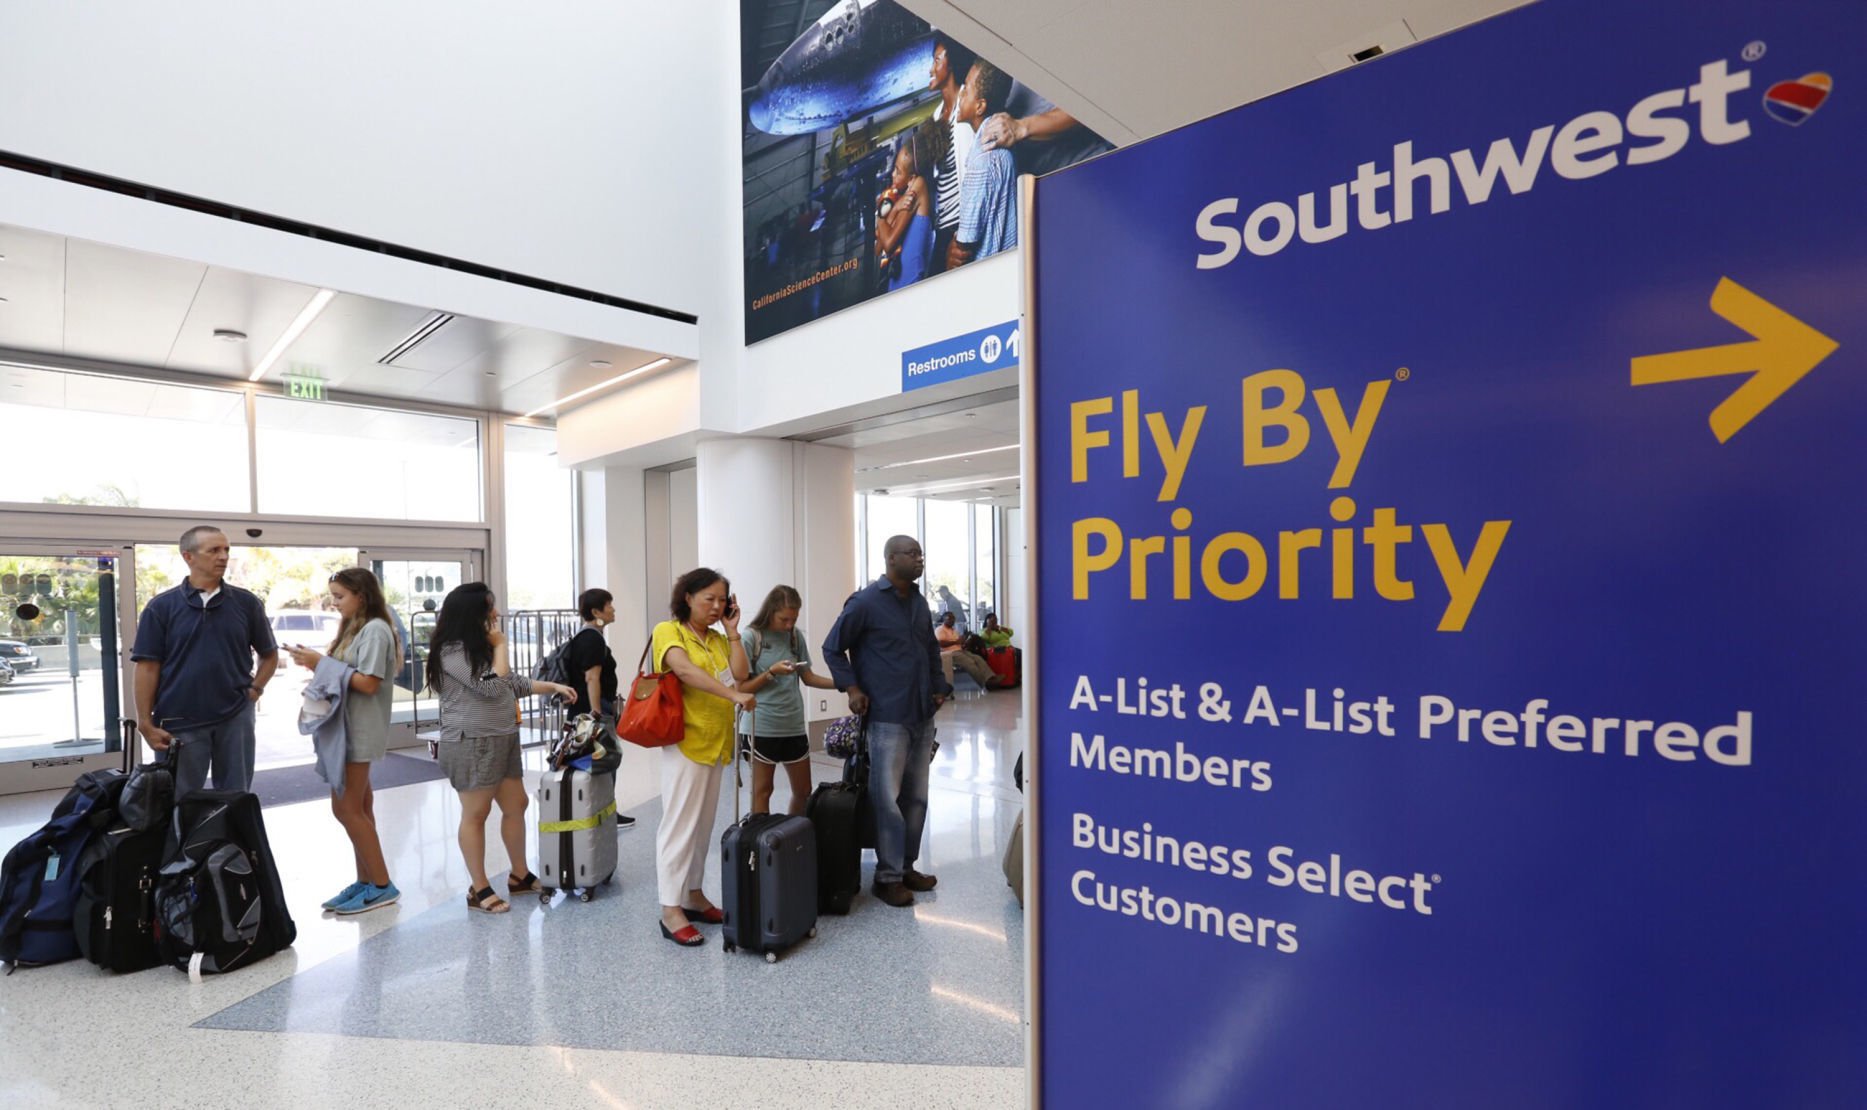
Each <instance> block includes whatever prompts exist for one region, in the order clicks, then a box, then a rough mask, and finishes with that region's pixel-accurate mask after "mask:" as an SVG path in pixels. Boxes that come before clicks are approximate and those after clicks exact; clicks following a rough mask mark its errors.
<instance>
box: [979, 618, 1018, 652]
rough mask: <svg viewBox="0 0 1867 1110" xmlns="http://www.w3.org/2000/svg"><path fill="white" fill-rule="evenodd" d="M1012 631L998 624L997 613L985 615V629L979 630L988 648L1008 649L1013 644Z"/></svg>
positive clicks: (980, 636)
mask: <svg viewBox="0 0 1867 1110" xmlns="http://www.w3.org/2000/svg"><path fill="white" fill-rule="evenodd" d="M1011 636H1012V632H1011V629H1009V628H1006V627H1004V626H1003V625H1001V624H999V623H998V614H997V613H987V614H986V615H985V627H983V628H981V629H980V630H979V638H980V639H981V640H984V641H985V646H986V647H1008V646H1009V645H1010V644H1011Z"/></svg>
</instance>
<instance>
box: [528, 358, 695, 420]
mask: <svg viewBox="0 0 1867 1110" xmlns="http://www.w3.org/2000/svg"><path fill="white" fill-rule="evenodd" d="M673 361H674V360H673V359H671V358H658V359H656V360H654V361H653V362H645V363H643V364H642V365H640V366H638V367H636V368H635V369H633V370H625V371H623V372H622V373H620V374H617V375H616V376H615V377H613V378H611V379H609V380H608V381H602V382H598V383H596V384H595V385H593V386H590V387H589V388H588V389H580V390H578V391H577V392H575V393H572V394H570V395H569V396H567V397H559V398H558V399H557V400H555V401H553V402H551V403H550V404H548V405H539V406H538V407H537V408H535V409H533V410H532V411H530V412H528V413H526V414H525V418H526V419H528V420H529V419H531V418H532V417H534V416H537V415H538V414H539V413H541V412H546V411H548V410H550V409H554V408H557V407H559V406H560V405H568V404H570V403H571V402H572V401H575V400H577V399H578V398H580V397H588V396H589V395H590V394H592V393H595V392H596V391H597V390H599V389H608V388H609V387H610V386H612V385H615V384H616V383H618V382H626V381H628V380H629V379H630V378H633V377H635V376H636V375H637V374H646V373H648V372H649V371H650V370H654V369H656V368H658V367H662V366H666V365H667V364H668V363H670V362H673Z"/></svg>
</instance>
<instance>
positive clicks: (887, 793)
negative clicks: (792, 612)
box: [823, 536, 953, 906]
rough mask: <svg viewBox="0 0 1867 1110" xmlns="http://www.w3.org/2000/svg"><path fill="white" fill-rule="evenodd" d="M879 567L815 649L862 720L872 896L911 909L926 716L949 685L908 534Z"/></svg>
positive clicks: (917, 881)
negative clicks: (882, 570)
mask: <svg viewBox="0 0 1867 1110" xmlns="http://www.w3.org/2000/svg"><path fill="white" fill-rule="evenodd" d="M882 557H883V559H884V560H886V562H887V566H888V573H887V574H886V575H884V576H882V577H881V578H879V579H877V580H876V581H874V582H872V583H870V584H869V585H867V586H864V587H863V588H862V589H860V590H857V591H856V592H855V593H853V594H851V595H849V600H848V601H846V602H844V603H843V612H842V615H840V616H838V617H837V618H836V623H835V624H833V625H831V626H830V634H829V635H828V636H827V637H825V638H824V641H823V655H824V658H825V659H826V660H828V662H829V665H830V675H831V677H832V678H834V679H835V680H836V688H837V689H838V690H842V691H844V692H845V693H847V694H848V695H849V711H850V712H851V713H856V714H860V715H862V716H865V717H867V718H868V741H869V799H870V802H871V803H872V804H873V806H874V808H875V886H874V890H875V896H876V897H877V898H880V899H881V900H882V901H884V902H886V903H888V904H889V905H891V906H911V905H913V904H914V892H915V891H926V890H932V889H933V888H934V883H935V881H936V880H935V879H934V877H933V876H932V875H923V874H921V873H920V872H919V871H916V870H914V862H915V860H917V859H919V858H920V851H921V833H922V830H923V829H924V828H925V827H926V824H927V786H928V779H929V777H930V775H931V768H932V765H933V743H934V732H935V730H934V724H933V716H934V713H935V712H937V711H938V710H939V708H940V706H941V704H942V703H943V702H945V701H946V699H947V696H948V695H949V694H951V693H952V692H953V687H952V686H951V685H950V684H949V683H948V682H947V680H946V677H945V675H944V674H943V673H942V672H941V669H940V644H939V641H937V640H935V639H934V631H933V617H932V615H931V614H930V613H929V612H928V610H927V600H926V599H925V598H923V597H922V596H921V592H920V589H919V588H918V587H917V586H915V585H914V583H915V582H916V581H917V580H918V579H919V578H920V576H921V572H922V571H924V570H925V569H926V567H927V560H926V557H925V556H923V555H922V554H921V545H920V542H919V541H918V540H916V539H915V538H914V537H912V536H893V537H890V539H889V540H888V543H887V545H886V546H884V547H883V548H882Z"/></svg>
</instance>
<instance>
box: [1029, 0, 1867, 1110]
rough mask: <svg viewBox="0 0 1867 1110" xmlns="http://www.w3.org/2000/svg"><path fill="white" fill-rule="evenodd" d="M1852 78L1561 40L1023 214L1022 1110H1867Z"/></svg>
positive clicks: (1806, 59) (1728, 52)
mask: <svg viewBox="0 0 1867 1110" xmlns="http://www.w3.org/2000/svg"><path fill="white" fill-rule="evenodd" d="M1863 39H1867V20H1863V19H1862V17H1861V11H1860V8H1859V5H1858V4H1857V3H1854V2H1842V0H1835V2H1814V0H1808V2H1801V3H1796V4H1770V3H1762V2H1747V3H1724V4H1715V5H1707V4H1702V3H1686V2H1682V0H1667V2H1653V3H1642V4H1623V3H1607V2H1598V0H1546V2H1544V3H1541V4H1536V5H1533V6H1531V7H1528V8H1525V9H1520V10H1518V11H1516V12H1513V13H1510V14H1507V15H1504V16H1501V17H1499V18H1496V19H1494V20H1490V21H1487V22H1485V23H1483V24H1481V25H1478V26H1475V27H1472V28H1469V29H1467V30H1464V31H1461V32H1458V33H1455V34H1452V35H1450V36H1447V37H1445V38H1443V39H1440V40H1436V41H1433V42H1428V43H1425V44H1422V45H1420V46H1418V47H1416V48H1413V49H1410V50H1407V51H1404V52H1401V53H1398V54H1395V55H1393V56H1390V57H1385V58H1382V59H1379V60H1377V61H1375V62H1372V63H1369V64H1367V65H1364V66H1360V67H1357V68H1355V69H1352V70H1350V71H1347V72H1345V73H1341V74H1338V75H1335V76H1331V77H1329V78H1326V79H1324V80H1321V81H1318V82H1315V83H1313V84H1310V85H1306V86H1303V87H1300V88H1297V89H1294V90H1291V91H1289V92H1287V93H1284V94H1280V95H1278V96H1276V97H1273V98H1271V99H1269V100H1267V101H1265V102H1262V103H1260V104H1254V105H1250V106H1247V107H1245V108H1242V109H1239V110H1237V111H1235V112H1232V113H1229V114H1227V115H1224V116H1220V117H1216V118H1214V119H1211V120H1208V121H1206V122H1203V123H1200V124H1198V125H1195V126H1193V127H1190V128H1187V129H1185V130H1182V131H1179V132H1175V133H1173V134H1170V135H1167V136H1163V137H1161V138H1159V139H1156V140H1153V141H1150V142H1148V143H1144V144H1140V145H1138V146H1136V147H1133V148H1130V149H1127V150H1123V151H1120V152H1118V153H1116V154H1113V155H1110V156H1108V157H1105V158H1103V159H1100V160H1098V161H1095V162H1092V163H1088V164H1085V165H1083V166H1080V167H1076V168H1073V169H1071V170H1068V171H1064V172H1062V173H1059V174H1055V175H1052V176H1050V177H1047V178H1043V179H1041V180H1039V181H1038V182H1037V184H1036V186H1035V206H1034V212H1033V217H1032V220H1033V222H1032V224H1031V227H1032V237H1031V238H1030V240H1029V241H1027V244H1026V249H1027V250H1029V251H1033V252H1035V253H1034V258H1033V259H1032V261H1031V265H1032V267H1033V272H1034V279H1033V288H1032V290H1031V291H1030V297H1031V302H1030V312H1031V318H1030V326H1031V328H1032V333H1031V338H1032V339H1033V340H1034V344H1033V348H1032V351H1031V352H1030V356H1031V359H1032V362H1033V365H1031V366H1030V367H1027V381H1028V384H1029V388H1028V389H1027V394H1026V395H1027V404H1029V405H1031V406H1033V410H1034V416H1033V419H1034V421H1035V428H1036V436H1035V444H1034V450H1033V453H1032V457H1033V458H1034V459H1035V460H1036V462H1035V467H1036V471H1035V475H1034V480H1033V481H1032V482H1031V484H1030V490H1031V492H1032V493H1033V494H1034V497H1033V505H1032V511H1033V514H1034V518H1035V529H1036V535H1037V537H1038V538H1037V543H1036V549H1037V561H1036V568H1037V593H1038V616H1039V623H1038V627H1037V632H1036V641H1035V643H1036V649H1037V650H1036V652H1035V659H1034V669H1035V671H1036V674H1037V678H1038V685H1037V689H1036V690H1035V692H1034V694H1033V699H1034V700H1033V703H1032V704H1033V705H1034V706H1035V709H1036V714H1037V720H1036V725H1035V734H1036V749H1037V762H1036V765H1035V773H1034V776H1033V779H1034V782H1035V796H1034V798H1033V802H1032V804H1033V807H1034V811H1035V820H1034V823H1033V825H1032V826H1031V829H1032V831H1033V832H1034V834H1035V835H1036V837H1037V841H1038V843H1037V848H1036V853H1037V857H1038V861H1039V865H1040V866H1039V871H1038V874H1037V878H1036V882H1035V886H1034V893H1035V896H1036V898H1037V903H1036V911H1035V912H1036V920H1037V923H1038V941H1037V945H1038V965H1037V966H1038V976H1039V989H1038V993H1037V995H1036V998H1035V1007H1036V1018H1037V1048H1038V1058H1037V1063H1038V1066H1039V1069H1040V1075H1039V1084H1040V1091H1041V1095H1042V1100H1043V1103H1044V1105H1045V1106H1047V1107H1088V1106H1098V1107H1099V1106H1111V1105H1122V1106H1137V1107H1139V1106H1148V1107H1153V1106H1176V1107H1230V1106H1275V1107H1294V1106H1326V1107H1337V1106H1382V1107H1390V1106H1423V1107H1424V1106H1433V1107H1443V1106H1486V1107H1490V1106H1512V1107H1521V1106H1550V1107H1573V1106H1620V1105H1628V1106H1633V1105H1677V1106H1776V1105H1834V1106H1840V1105H1855V1106H1859V1105H1867V1052H1864V1051H1862V1049H1861V1046H1862V1045H1863V1044H1867V889H1864V884H1863V880H1864V879H1867V735H1864V733H1867V697H1864V695H1863V693H1862V691H1863V690H1867V586H1863V584H1862V578H1863V574H1862V568H1863V567H1867V555H1863V552H1867V511H1863V504H1864V500H1863V493H1862V486H1863V482H1867V361H1864V360H1863V351H1867V311H1864V310H1863V308H1862V290H1863V289H1867V219H1864V218H1863V204H1864V203H1867V201H1864V200H1863V198H1867V158H1864V157H1863V153H1862V150H1863V148H1862V145H1861V139H1862V136H1863V135H1867V74H1858V73H1855V72H1854V71H1853V68H1852V66H1853V62H1854V61H1855V60H1856V59H1858V58H1860V57H1861V56H1863V49H1862V48H1863V47H1864V46H1867V42H1864V41H1863ZM1111 219H1118V220H1119V221H1120V226H1119V227H1111V226H1109V221H1110V220H1111Z"/></svg>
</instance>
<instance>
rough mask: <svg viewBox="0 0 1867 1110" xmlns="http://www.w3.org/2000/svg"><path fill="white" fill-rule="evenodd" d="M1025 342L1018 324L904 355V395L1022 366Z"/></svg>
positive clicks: (902, 371) (977, 332)
mask: <svg viewBox="0 0 1867 1110" xmlns="http://www.w3.org/2000/svg"><path fill="white" fill-rule="evenodd" d="M1021 346H1023V339H1022V338H1021V336H1020V334H1019V331H1018V321H1016V320H1008V321H1006V322H1005V323H1003V324H998V325H995V326H993V327H989V328H980V329H979V330H978V331H969V332H967V333H966V334H965V335H956V336H954V337H953V338H951V339H942V340H941V341H940V342H938V343H929V344H927V345H926V346H924V347H916V348H914V349H913V350H911V351H903V352H902V353H901V392H903V393H906V392H907V391H908V390H910V389H925V388H927V387H928V386H930V385H939V384H941V383H942V382H952V381H958V380H959V379H961V378H970V377H972V376H973V375H974V374H985V373H989V372H991V371H993V370H1009V369H1011V368H1012V367H1014V366H1016V365H1018V351H1019V348H1020V347H1021Z"/></svg>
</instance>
